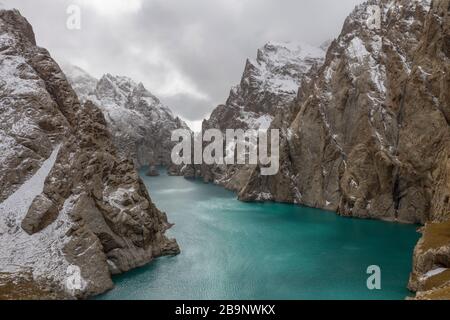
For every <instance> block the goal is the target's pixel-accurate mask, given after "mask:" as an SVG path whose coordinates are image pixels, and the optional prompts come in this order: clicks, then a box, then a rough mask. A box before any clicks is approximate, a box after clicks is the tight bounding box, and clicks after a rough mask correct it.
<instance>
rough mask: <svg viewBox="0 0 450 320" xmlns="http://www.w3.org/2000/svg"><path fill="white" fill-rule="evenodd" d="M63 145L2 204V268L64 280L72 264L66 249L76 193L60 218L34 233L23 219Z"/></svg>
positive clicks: (0, 248)
mask: <svg viewBox="0 0 450 320" xmlns="http://www.w3.org/2000/svg"><path fill="white" fill-rule="evenodd" d="M59 150H60V146H57V147H56V148H55V150H54V151H53V152H52V154H51V155H50V157H49V158H48V159H47V160H46V161H44V163H43V164H42V166H41V168H40V169H39V170H38V171H37V172H36V173H35V174H34V175H33V176H32V177H31V178H30V179H29V180H28V181H26V182H25V183H24V184H23V185H22V186H21V187H20V188H19V189H18V190H17V191H16V192H14V193H13V194H12V195H11V196H10V197H9V198H8V199H6V200H5V201H4V202H3V203H2V204H0V240H1V244H0V272H7V273H13V272H20V271H24V270H26V271H31V272H32V274H33V277H34V278H35V279H44V280H45V279H48V280H53V281H57V282H59V283H62V284H64V283H65V279H66V271H67V268H68V266H69V264H68V263H67V261H66V260H65V258H64V254H63V252H62V249H63V247H64V245H65V241H68V239H67V238H66V236H65V235H66V233H67V231H68V229H69V228H70V224H71V222H70V218H69V217H68V215H67V212H68V210H69V208H70V207H71V206H72V204H73V201H74V200H75V198H74V197H71V198H69V199H67V200H66V202H65V203H64V207H63V209H62V210H61V212H60V213H59V215H58V218H57V220H56V221H55V222H54V223H52V224H51V225H50V226H48V227H47V228H45V229H44V230H42V231H41V232H38V233H36V234H34V235H32V236H30V235H28V234H27V233H26V232H25V231H24V230H23V229H22V228H21V222H22V220H23V218H24V217H25V215H26V214H27V212H28V209H29V207H30V205H31V203H32V201H33V200H34V198H35V197H36V196H38V195H39V194H41V193H42V191H43V187H44V183H45V179H46V178H47V176H48V174H49V173H50V171H51V170H52V168H53V166H54V163H55V161H56V158H57V155H58V152H59Z"/></svg>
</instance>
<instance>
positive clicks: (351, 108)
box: [240, 0, 450, 298]
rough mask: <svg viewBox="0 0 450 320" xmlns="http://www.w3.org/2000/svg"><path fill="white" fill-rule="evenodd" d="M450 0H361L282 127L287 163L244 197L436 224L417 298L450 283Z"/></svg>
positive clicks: (421, 260) (421, 255)
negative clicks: (449, 236) (376, 16)
mask: <svg viewBox="0 0 450 320" xmlns="http://www.w3.org/2000/svg"><path fill="white" fill-rule="evenodd" d="M371 6H377V7H378V8H380V14H381V24H380V26H379V28H378V27H375V28H374V27H373V26H371V25H370V24H369V22H370V21H371V19H370V14H371V13H373V12H374V10H373V7H371ZM448 8H449V1H440V0H434V1H431V0H420V1H407V0H370V1H367V2H366V3H364V4H361V5H359V6H357V7H356V9H355V10H354V11H353V12H352V13H351V14H350V16H349V17H348V18H347V19H346V21H345V23H344V27H343V29H342V33H341V35H340V36H339V37H338V39H336V40H335V41H334V42H333V43H332V44H331V46H330V48H329V50H328V53H327V56H326V60H325V62H324V65H323V66H322V67H321V68H320V69H319V70H318V72H317V74H316V76H315V77H314V79H313V80H312V81H310V83H309V84H308V85H305V86H302V90H301V92H300V93H299V99H298V101H297V102H296V103H295V105H296V107H294V108H292V110H295V112H294V114H293V115H292V116H291V117H290V119H291V121H290V122H289V123H288V125H287V126H284V125H282V127H281V128H282V130H283V133H284V135H283V143H282V146H281V155H280V162H281V163H280V165H281V168H280V172H279V173H278V174H277V175H276V176H270V177H262V176H260V175H259V173H258V170H254V172H253V173H252V174H251V177H250V179H249V180H248V181H247V183H246V184H245V187H244V189H243V190H241V192H240V199H242V200H274V201H280V202H291V203H299V204H303V205H307V206H311V207H317V208H323V209H327V210H332V211H337V212H339V213H340V214H342V215H345V216H352V217H362V218H374V219H383V220H389V221H401V222H409V223H429V224H427V226H426V227H425V229H424V236H423V238H422V240H421V241H420V242H419V244H418V246H417V248H416V251H415V256H414V270H413V273H412V276H411V281H410V288H411V289H412V290H414V291H419V292H421V293H420V294H418V297H419V298H427V297H429V298H432V297H435V298H436V297H448V290H449V289H448V285H449V281H450V278H449V276H448V272H447V273H439V272H438V273H439V275H438V276H436V275H437V274H438V273H436V272H435V269H436V270H437V269H442V270H447V271H448V269H449V268H450V263H449V261H450V260H449V256H450V254H449V252H450V249H449V248H450V243H449V242H448V240H444V239H443V238H441V233H442V232H447V233H448V230H449V225H448V221H449V219H450V216H449V212H450V201H449V197H450V195H449V194H450V191H449V190H450V189H449V186H450V179H449V177H450V167H449V160H448V159H449V154H450V144H449V141H450V127H449V119H450V116H449V115H450V109H449V101H450V96H449V92H450V88H449V84H450V78H449V77H450V72H449V71H450V70H449V68H450V63H449V61H450V60H449V59H450V51H449V48H450V47H449V36H448V32H449V30H450V17H449V10H448ZM261 195H264V197H261ZM444 230H445V231H444ZM436 239H440V240H436ZM428 290H430V291H428ZM445 292H447V294H446V293H445Z"/></svg>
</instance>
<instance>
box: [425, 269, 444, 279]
mask: <svg viewBox="0 0 450 320" xmlns="http://www.w3.org/2000/svg"><path fill="white" fill-rule="evenodd" d="M447 270H448V268H436V269H433V270H430V271H428V272H427V273H425V274H424V275H423V276H422V278H421V280H422V281H423V280H426V279H428V278H431V277H434V276H436V275H438V274H440V273H442V272H445V271H447Z"/></svg>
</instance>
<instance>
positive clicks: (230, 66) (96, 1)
mask: <svg viewBox="0 0 450 320" xmlns="http://www.w3.org/2000/svg"><path fill="white" fill-rule="evenodd" d="M2 1H3V4H4V5H5V6H6V7H15V8H18V9H19V10H20V11H21V12H22V14H23V15H24V16H25V17H27V19H28V20H29V21H30V22H31V23H32V24H33V27H34V30H35V33H36V37H37V41H38V43H39V45H41V46H44V47H46V48H47V49H49V50H50V52H51V53H52V54H53V56H54V57H55V58H56V59H57V60H58V61H61V62H62V61H67V62H70V63H73V64H77V65H79V66H81V67H82V68H85V69H86V70H87V71H88V72H90V73H91V74H93V75H94V76H96V77H100V76H101V75H102V74H103V73H107V72H109V73H113V74H120V75H127V76H130V77H132V78H134V79H135V80H136V81H141V82H143V83H144V84H145V86H146V87H147V88H148V89H149V90H150V91H152V92H153V93H154V94H155V95H157V96H158V97H160V98H161V100H162V101H163V102H165V103H166V104H167V105H169V106H170V107H171V108H172V109H173V110H174V112H175V113H177V114H179V115H181V116H182V117H183V118H186V119H187V120H190V121H195V120H200V119H202V118H203V117H204V116H205V115H207V114H208V113H209V112H211V111H212V109H213V108H214V107H215V106H216V105H217V104H220V103H223V102H224V101H225V99H226V97H227V95H228V93H229V90H230V87H231V86H232V85H234V84H236V83H238V82H239V80H240V77H241V74H242V71H243V67H244V63H245V59H246V58H247V57H253V56H255V54H256V49H257V48H259V47H261V46H262V45H264V44H265V43H266V42H268V41H271V40H274V41H304V42H308V43H310V44H313V45H319V44H321V43H322V42H324V41H325V40H327V39H330V38H333V37H336V36H337V35H338V34H339V32H340V30H341V26H342V24H343V21H344V19H345V17H346V16H347V15H348V14H349V13H350V11H351V10H352V9H353V7H354V6H355V5H356V4H358V3H361V2H362V0H339V1H336V0H214V1H212V0H188V1H186V0H2ZM73 3H77V4H79V5H80V7H81V9H82V11H81V12H82V16H81V18H82V20H81V22H82V24H81V26H82V28H81V30H68V29H67V28H66V20H67V17H68V15H67V13H66V10H67V7H68V6H69V5H70V4H73Z"/></svg>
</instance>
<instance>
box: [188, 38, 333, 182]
mask: <svg viewBox="0 0 450 320" xmlns="http://www.w3.org/2000/svg"><path fill="white" fill-rule="evenodd" d="M324 57H325V51H324V49H323V48H320V47H319V48H316V47H313V46H310V45H308V44H305V43H276V42H270V43H268V44H266V45H265V46H263V47H262V48H260V49H259V50H258V52H257V56H256V59H248V60H247V61H246V64H245V69H244V73H243V75H242V78H241V82H240V84H239V85H237V86H235V87H233V88H232V89H231V91H230V95H229V97H228V100H227V102H226V103H225V104H224V105H220V106H218V107H217V108H216V109H215V110H214V111H213V112H212V114H211V116H210V118H209V119H208V120H205V121H204V122H203V125H202V130H203V132H204V131H205V130H207V129H219V130H221V131H222V132H225V130H226V129H243V130H247V129H254V130H267V129H268V128H269V127H270V125H271V123H272V121H273V120H274V118H275V116H276V115H277V114H280V113H284V112H286V111H287V110H288V109H289V106H290V104H291V102H292V101H293V100H294V99H295V97H296V95H297V91H298V88H299V86H301V84H302V82H306V81H309V80H310V79H309V78H308V73H309V72H310V71H311V69H314V68H317V66H319V65H321V64H322V62H323V59H324ZM252 170H253V168H252V166H249V165H245V166H244V165H234V166H226V165H202V166H197V167H196V171H197V172H196V173H194V172H193V170H192V168H189V169H188V170H187V175H188V176H193V175H197V176H201V177H202V178H203V179H204V180H205V181H206V182H214V183H217V184H220V185H223V186H225V187H226V188H228V189H231V190H240V189H241V188H242V187H243V186H244V183H245V182H246V181H247V179H248V177H249V174H250V173H251V172H252ZM185 174H186V172H185Z"/></svg>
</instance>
